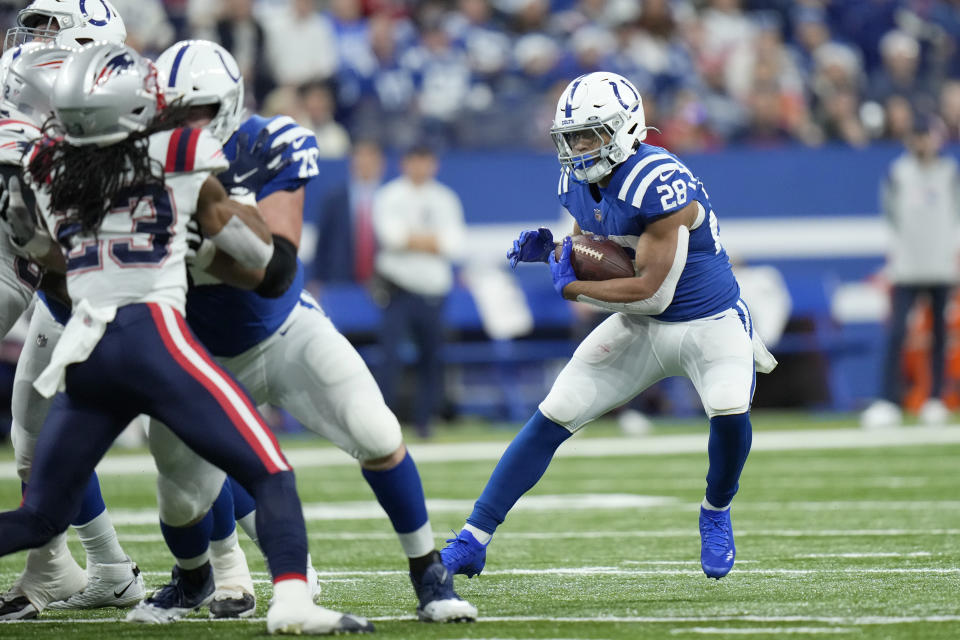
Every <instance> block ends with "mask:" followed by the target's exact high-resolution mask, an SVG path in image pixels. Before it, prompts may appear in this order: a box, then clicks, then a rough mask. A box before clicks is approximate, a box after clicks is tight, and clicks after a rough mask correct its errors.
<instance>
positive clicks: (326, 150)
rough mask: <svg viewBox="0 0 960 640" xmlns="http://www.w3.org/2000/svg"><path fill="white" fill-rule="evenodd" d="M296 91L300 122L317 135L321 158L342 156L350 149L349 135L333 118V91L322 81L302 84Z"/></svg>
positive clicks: (334, 105) (334, 106)
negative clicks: (298, 98)
mask: <svg viewBox="0 0 960 640" xmlns="http://www.w3.org/2000/svg"><path fill="white" fill-rule="evenodd" d="M297 93H298V94H299V95H300V100H301V103H302V106H303V112H304V119H303V120H301V122H302V123H303V124H304V125H306V126H307V127H308V128H309V129H312V130H313V133H314V134H315V135H316V136H317V147H318V148H319V149H320V157H321V158H343V157H344V156H346V155H347V153H348V152H349V151H350V135H349V134H348V133H347V130H346V129H344V128H343V125H341V124H340V123H339V122H337V121H336V120H334V119H333V114H334V110H335V108H336V104H335V103H334V99H333V92H332V91H331V90H330V87H328V86H327V85H326V84H324V83H322V82H310V83H308V84H305V85H302V86H301V87H300V88H299V89H298V90H297Z"/></svg>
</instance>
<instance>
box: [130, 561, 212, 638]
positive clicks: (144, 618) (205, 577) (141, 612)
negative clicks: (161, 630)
mask: <svg viewBox="0 0 960 640" xmlns="http://www.w3.org/2000/svg"><path fill="white" fill-rule="evenodd" d="M214 591H215V587H214V584H213V571H211V569H210V563H209V562H208V563H206V564H205V565H203V566H202V567H199V568H197V569H192V570H190V571H185V570H183V569H181V568H180V567H179V566H176V565H175V566H174V567H173V572H172V574H171V579H170V582H169V583H167V584H165V585H164V586H162V587H160V589H158V590H157V591H154V592H153V594H151V595H150V597H149V598H147V599H146V600H142V601H141V602H140V604H138V605H137V606H136V607H134V608H133V609H131V610H130V613H128V614H127V622H143V623H146V624H166V623H169V622H174V621H175V620H179V619H180V618H182V617H183V616H185V615H187V614H188V613H190V612H191V611H194V610H196V609H199V608H200V607H203V606H206V605H208V604H209V603H210V601H211V600H213V593H214Z"/></svg>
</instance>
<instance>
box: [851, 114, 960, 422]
mask: <svg viewBox="0 0 960 640" xmlns="http://www.w3.org/2000/svg"><path fill="white" fill-rule="evenodd" d="M938 124H939V123H938V122H937V121H936V120H935V119H933V118H930V117H919V118H917V119H916V124H915V126H914V129H913V134H912V135H911V136H910V137H909V138H908V140H907V148H908V152H907V153H905V154H903V155H901V156H900V157H899V158H897V159H896V160H895V161H894V162H893V165H892V166H891V167H890V173H889V175H887V177H886V179H885V180H884V182H883V188H882V206H883V212H884V215H885V216H886V218H887V222H888V224H889V227H890V232H891V244H890V253H889V259H888V265H887V269H888V275H889V279H890V281H891V282H892V283H893V293H892V304H891V307H892V308H891V313H890V327H889V334H888V338H887V348H886V357H885V359H884V369H883V388H882V390H881V396H880V399H878V400H876V401H875V402H874V403H873V404H871V405H870V407H868V408H867V410H866V411H864V413H863V415H862V417H861V421H862V425H863V426H864V427H865V428H878V427H888V426H895V425H898V424H900V421H901V419H902V412H901V409H900V401H901V388H900V387H901V380H900V378H901V373H900V363H901V356H902V353H901V349H902V348H903V340H904V336H905V334H906V326H907V316H908V314H909V313H910V310H911V308H912V307H913V306H914V303H915V302H916V301H917V298H918V297H920V296H924V297H927V298H929V299H930V304H931V307H932V311H933V319H934V324H933V344H932V346H931V349H930V360H931V369H932V373H933V376H932V385H931V390H930V399H929V400H927V402H926V403H925V404H924V405H923V407H922V408H921V412H920V417H921V419H922V420H923V421H924V422H925V423H927V424H943V422H944V421H945V420H946V419H947V417H948V414H947V410H946V408H945V407H944V405H943V402H941V400H940V395H941V393H942V392H943V372H944V364H945V363H944V360H945V354H946V315H945V312H946V304H947V299H948V296H949V293H950V289H951V287H952V286H953V284H954V283H955V282H956V279H957V251H956V249H957V247H956V238H957V232H958V230H960V219H958V218H960V175H958V167H957V162H956V161H955V160H954V159H953V158H951V157H949V156H944V155H940V148H941V144H942V139H941V134H940V131H939V127H938Z"/></svg>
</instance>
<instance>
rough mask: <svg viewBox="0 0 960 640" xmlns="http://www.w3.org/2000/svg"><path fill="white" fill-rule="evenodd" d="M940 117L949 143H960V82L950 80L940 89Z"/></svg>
mask: <svg viewBox="0 0 960 640" xmlns="http://www.w3.org/2000/svg"><path fill="white" fill-rule="evenodd" d="M940 116H941V117H942V118H943V121H944V125H945V126H946V136H947V141H949V142H957V141H960V80H948V81H947V82H944V83H943V86H941V87H940Z"/></svg>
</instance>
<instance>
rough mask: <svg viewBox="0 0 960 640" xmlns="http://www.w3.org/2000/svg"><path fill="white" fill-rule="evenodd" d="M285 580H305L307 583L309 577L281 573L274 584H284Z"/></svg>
mask: <svg viewBox="0 0 960 640" xmlns="http://www.w3.org/2000/svg"><path fill="white" fill-rule="evenodd" d="M284 580H303V581H304V582H306V581H307V576H305V575H303V574H302V573H281V574H280V575H278V576H277V577H276V578H274V579H273V584H277V583H278V582H283V581H284Z"/></svg>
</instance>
